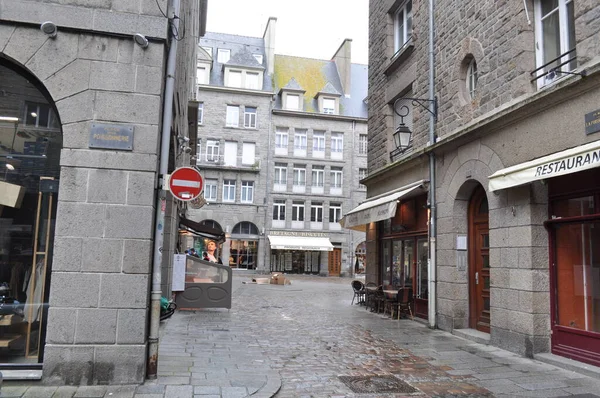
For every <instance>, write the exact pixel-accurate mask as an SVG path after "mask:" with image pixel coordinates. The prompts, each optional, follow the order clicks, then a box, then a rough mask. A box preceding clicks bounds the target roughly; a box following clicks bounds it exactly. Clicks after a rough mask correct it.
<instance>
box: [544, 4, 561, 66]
mask: <svg viewBox="0 0 600 398" xmlns="http://www.w3.org/2000/svg"><path fill="white" fill-rule="evenodd" d="M542 40H543V43H544V46H543V47H544V60H543V63H544V64H547V63H548V62H550V61H551V60H553V59H554V58H557V57H558V56H559V55H560V54H561V52H560V25H559V20H558V11H555V12H554V13H552V14H551V15H549V16H547V17H546V18H545V19H544V20H543V21H542ZM558 64H559V61H558V60H557V61H556V62H553V63H552V64H551V65H548V66H547V67H546V70H549V69H551V68H554V67H556V66H557V65H558Z"/></svg>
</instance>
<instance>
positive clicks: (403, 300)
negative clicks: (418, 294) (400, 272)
mask: <svg viewBox="0 0 600 398" xmlns="http://www.w3.org/2000/svg"><path fill="white" fill-rule="evenodd" d="M412 293H413V289H412V287H404V288H402V289H400V290H398V296H397V298H398V299H397V300H396V302H395V303H393V304H392V318H394V309H395V310H396V312H397V313H398V319H400V313H401V312H403V313H405V314H406V312H407V311H408V313H409V314H410V319H411V320H414V318H413V313H412V309H411V304H412V303H411V302H412V299H413V294H412Z"/></svg>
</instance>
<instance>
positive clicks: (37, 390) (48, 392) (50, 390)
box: [23, 387, 58, 398]
mask: <svg viewBox="0 0 600 398" xmlns="http://www.w3.org/2000/svg"><path fill="white" fill-rule="evenodd" d="M57 389H58V387H29V388H28V389H27V391H25V393H24V394H23V397H24V398H48V397H51V396H52V394H54V393H55V392H56V390H57Z"/></svg>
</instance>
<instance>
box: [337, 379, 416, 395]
mask: <svg viewBox="0 0 600 398" xmlns="http://www.w3.org/2000/svg"><path fill="white" fill-rule="evenodd" d="M339 378H340V380H341V381H342V382H343V383H344V384H345V385H347V386H348V388H350V389H351V390H352V391H353V392H357V393H385V392H389V393H405V394H407V393H413V392H417V391H418V390H417V389H416V388H414V387H412V386H411V385H409V384H407V383H406V382H404V381H402V380H400V379H397V378H395V377H394V376H387V375H382V376H339Z"/></svg>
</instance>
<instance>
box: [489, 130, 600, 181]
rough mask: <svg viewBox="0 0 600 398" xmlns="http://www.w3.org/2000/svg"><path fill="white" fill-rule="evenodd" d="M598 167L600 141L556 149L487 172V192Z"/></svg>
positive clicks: (599, 161)
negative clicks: (549, 153) (489, 172)
mask: <svg viewBox="0 0 600 398" xmlns="http://www.w3.org/2000/svg"><path fill="white" fill-rule="evenodd" d="M594 167H600V141H594V142H590V143H589V144H585V145H581V146H578V147H576V148H571V149H567V150H565V151H561V152H556V153H553V154H552V155H548V156H543V157H541V158H537V159H534V160H530V161H529V162H525V163H521V164H517V165H515V166H511V167H507V168H505V169H502V170H499V171H497V172H495V173H494V174H492V175H491V176H489V184H488V189H489V191H490V192H493V191H497V190H499V189H505V188H510V187H516V186H518V185H523V184H527V183H530V182H533V181H537V180H544V179H546V178H552V177H558V176H562V175H565V174H571V173H576V172H578V171H583V170H587V169H592V168H594Z"/></svg>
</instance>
